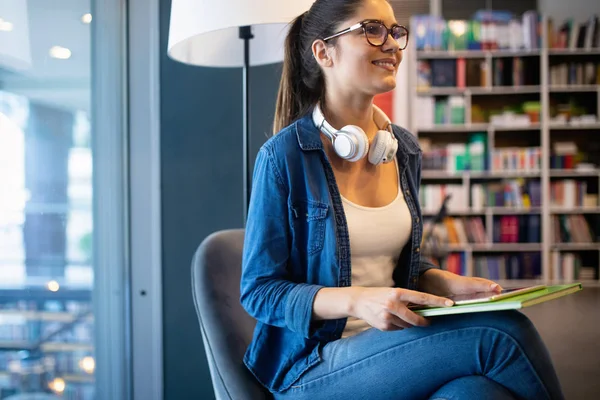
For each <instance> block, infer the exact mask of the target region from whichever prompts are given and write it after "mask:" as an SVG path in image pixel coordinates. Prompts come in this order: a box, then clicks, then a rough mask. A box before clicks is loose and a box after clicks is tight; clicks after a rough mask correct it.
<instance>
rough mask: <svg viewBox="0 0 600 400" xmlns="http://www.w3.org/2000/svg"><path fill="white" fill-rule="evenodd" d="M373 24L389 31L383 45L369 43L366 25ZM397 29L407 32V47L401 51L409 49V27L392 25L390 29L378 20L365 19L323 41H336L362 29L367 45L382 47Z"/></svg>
mask: <svg viewBox="0 0 600 400" xmlns="http://www.w3.org/2000/svg"><path fill="white" fill-rule="evenodd" d="M373 22H376V23H378V24H381V25H382V26H383V27H384V28H385V29H387V34H386V35H385V39H384V41H383V43H381V44H379V45H376V44H373V43H371V42H370V41H369V38H368V37H367V31H366V29H365V25H366V24H369V23H373ZM395 27H400V28H403V29H404V30H405V31H406V45H405V46H404V47H402V48H400V50H404V49H406V48H407V47H408V38H409V36H410V32H409V31H408V28H407V27H405V26H404V25H399V24H394V25H392V27H391V28H388V27H387V26H386V25H385V24H384V23H383V21H381V20H378V19H365V20H363V21H361V22H358V23H356V24H354V25H352V26H351V27H349V28H346V29H344V30H341V31H339V32H338V33H334V34H333V35H331V36H328V37H326V38H324V39H322V40H323V41H324V42H327V41H328V40H331V39H334V38H336V37H338V36H342V35H345V34H346V33H350V32H354V31H355V30H357V29H361V28H362V29H363V33H364V34H365V39H366V40H367V43H369V44H370V45H371V46H373V47H382V46H383V45H385V44H386V43H387V40H388V38H389V37H390V35H391V33H392V29H394V28H395ZM394 40H396V39H394ZM396 43H398V41H396Z"/></svg>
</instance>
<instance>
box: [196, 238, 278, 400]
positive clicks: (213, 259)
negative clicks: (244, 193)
mask: <svg viewBox="0 0 600 400" xmlns="http://www.w3.org/2000/svg"><path fill="white" fill-rule="evenodd" d="M243 245H244V230H243V229H234V230H224V231H219V232H215V233H213V234H212V235H210V236H208V237H207V238H206V239H205V240H204V241H203V242H202V243H201V244H200V246H199V247H198V250H197V251H196V254H195V255H194V259H193V261H192V292H193V296H194V304H195V306H196V312H197V314H198V320H199V322H200V330H201V332H202V339H203V341H204V347H205V350H206V357H207V359H208V363H209V367H210V375H211V379H212V383H213V388H214V390H215V396H216V398H217V400H225V399H227V400H246V399H247V400H254V399H272V398H273V397H272V395H271V394H270V393H269V391H268V390H266V389H265V388H264V387H263V386H262V385H261V384H260V383H259V382H258V381H257V380H256V379H255V378H254V376H253V375H252V374H251V373H250V371H248V369H247V368H246V366H245V365H244V363H243V361H242V360H243V357H244V353H245V351H246V348H247V346H248V344H249V343H250V341H251V340H252V335H253V332H254V326H255V325H256V322H255V320H254V319H253V318H252V317H250V316H249V315H248V314H247V313H246V311H245V310H244V309H243V308H242V306H241V304H240V276H241V265H242V248H243Z"/></svg>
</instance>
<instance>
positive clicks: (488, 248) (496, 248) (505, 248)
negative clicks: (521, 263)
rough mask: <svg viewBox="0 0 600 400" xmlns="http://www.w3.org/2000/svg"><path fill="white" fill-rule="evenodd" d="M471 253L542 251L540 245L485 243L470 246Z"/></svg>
mask: <svg viewBox="0 0 600 400" xmlns="http://www.w3.org/2000/svg"><path fill="white" fill-rule="evenodd" d="M472 246H473V247H472V251H473V252H529V251H532V252H534V251H542V244H541V243H486V244H474V245H472Z"/></svg>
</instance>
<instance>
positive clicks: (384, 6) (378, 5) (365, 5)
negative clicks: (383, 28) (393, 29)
mask: <svg viewBox="0 0 600 400" xmlns="http://www.w3.org/2000/svg"><path fill="white" fill-rule="evenodd" d="M365 19H378V20H380V21H382V22H383V23H384V24H386V25H387V26H391V25H393V24H395V23H397V21H396V17H395V16H394V9H393V8H392V6H391V4H390V3H389V2H388V1H386V0H363V2H362V3H361V5H360V6H359V7H358V9H357V10H356V13H355V15H354V17H353V18H352V21H349V22H358V21H362V20H365Z"/></svg>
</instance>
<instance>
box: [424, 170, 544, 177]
mask: <svg viewBox="0 0 600 400" xmlns="http://www.w3.org/2000/svg"><path fill="white" fill-rule="evenodd" d="M540 176H541V174H540V172H539V171H459V172H456V173H451V172H447V171H434V170H424V171H423V172H421V179H463V178H467V177H469V178H472V179H504V178H539V177H540Z"/></svg>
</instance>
